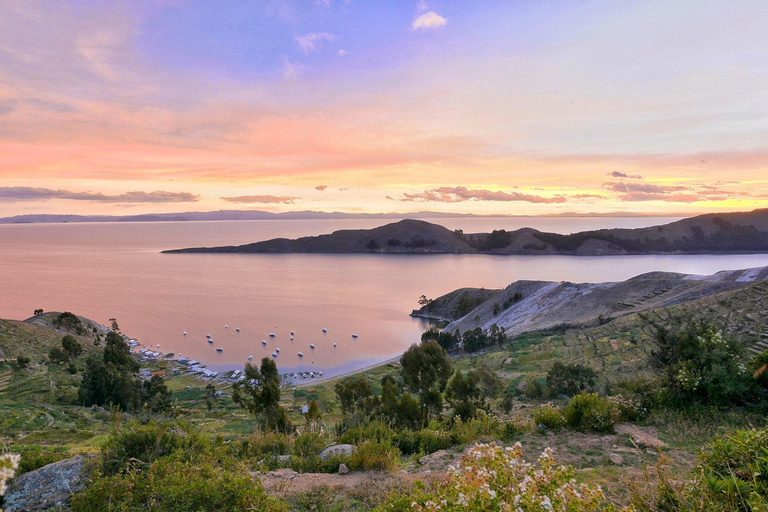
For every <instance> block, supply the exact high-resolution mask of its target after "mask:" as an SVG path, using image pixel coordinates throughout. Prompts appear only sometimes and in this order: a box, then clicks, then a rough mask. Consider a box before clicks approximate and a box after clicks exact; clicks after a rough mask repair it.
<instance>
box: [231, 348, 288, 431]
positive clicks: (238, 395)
mask: <svg viewBox="0 0 768 512" xmlns="http://www.w3.org/2000/svg"><path fill="white" fill-rule="evenodd" d="M234 388H235V390H234V392H233V394H232V399H233V400H234V401H235V403H236V404H238V405H239V406H240V407H242V408H243V409H245V410H246V411H248V412H249V413H251V414H253V415H254V416H260V417H261V421H262V424H263V425H264V428H265V429H267V430H277V431H278V432H283V433H288V432H290V431H291V430H292V429H293V426H292V425H291V422H290V420H289V419H288V414H286V412H285V409H283V408H282V407H281V406H280V374H279V373H278V372H277V365H276V364H275V362H274V361H273V360H272V359H270V358H268V357H265V358H263V359H262V360H261V368H257V367H256V366H253V365H252V364H251V363H248V364H246V365H245V380H244V381H243V382H237V383H235V385H234Z"/></svg>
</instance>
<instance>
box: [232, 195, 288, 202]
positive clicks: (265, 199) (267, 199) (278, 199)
mask: <svg viewBox="0 0 768 512" xmlns="http://www.w3.org/2000/svg"><path fill="white" fill-rule="evenodd" d="M221 199H222V200H224V201H227V202H228V203H251V204H254V203H259V204H294V201H296V200H297V199H301V198H300V197H292V196H269V195H266V196H237V197H222V198H221Z"/></svg>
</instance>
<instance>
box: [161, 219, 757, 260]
mask: <svg viewBox="0 0 768 512" xmlns="http://www.w3.org/2000/svg"><path fill="white" fill-rule="evenodd" d="M164 252H167V253H400V254H402V253H423V254H445V253H489V254H526V255H528V254H529V255H547V254H572V255H589V256H601V255H622V254H710V253H712V254H715V253H738V252H745V253H746V252H768V209H762V210H754V211H752V212H737V213H722V214H706V215H699V216H697V217H691V218H688V219H683V220H680V221H677V222H672V223H669V224H664V225H659V226H652V227H647V228H634V229H601V230H595V231H582V232H579V233H572V234H570V235H561V234H557V233H546V232H543V231H538V230H536V229H532V228H522V229H518V230H515V231H505V230H497V231H493V232H491V233H469V234H468V233H463V232H462V231H451V230H449V229H447V228H445V227H443V226H440V225H437V224H432V223H429V222H426V221H423V220H414V219H405V220H402V221H399V222H395V223H392V224H387V225H384V226H380V227H377V228H374V229H356V230H340V231H334V232H333V233H331V234H327V235H320V236H310V237H303V238H299V239H296V240H289V239H286V238H275V239H272V240H266V241H263V242H256V243H252V244H246V245H240V246H228V247H197V248H189V249H175V250H169V251H164Z"/></svg>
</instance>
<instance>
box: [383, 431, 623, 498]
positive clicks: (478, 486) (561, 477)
mask: <svg viewBox="0 0 768 512" xmlns="http://www.w3.org/2000/svg"><path fill="white" fill-rule="evenodd" d="M573 476H574V472H573V469H571V468H568V467H565V466H562V465H558V464H557V463H556V462H555V460H554V459H553V458H552V453H551V451H550V450H549V448H547V449H546V450H544V452H543V453H542V454H541V456H540V457H539V460H538V462H537V463H536V464H530V463H528V462H526V461H525V460H524V459H523V449H522V447H521V446H520V444H519V443H518V444H516V445H515V446H514V447H510V448H503V447H501V446H496V445H495V444H491V445H477V446H474V447H472V448H471V449H470V451H469V453H468V454H467V455H466V456H465V457H464V458H463V459H462V461H461V462H460V463H459V464H458V466H456V467H452V468H451V469H450V470H449V471H448V474H447V475H446V477H445V478H444V481H443V482H442V483H441V484H439V485H438V486H437V487H436V488H435V489H433V490H428V489H425V488H421V487H416V488H415V489H414V490H412V491H410V492H408V493H403V492H402V491H396V492H393V493H392V494H391V495H390V497H389V499H388V500H387V501H386V502H384V503H382V504H381V505H380V506H379V507H378V508H377V509H376V510H377V511H379V512H384V511H406V510H407V511H411V510H415V511H430V512H431V511H437V510H462V511H465V510H466V511H478V512H479V511H485V510H521V511H522V510H525V511H539V510H567V511H572V512H583V511H593V512H608V511H615V510H616V509H615V507H613V506H612V505H610V504H608V503H606V500H605V498H604V496H603V493H602V491H601V490H600V487H599V486H597V485H587V484H576V483H575V480H573Z"/></svg>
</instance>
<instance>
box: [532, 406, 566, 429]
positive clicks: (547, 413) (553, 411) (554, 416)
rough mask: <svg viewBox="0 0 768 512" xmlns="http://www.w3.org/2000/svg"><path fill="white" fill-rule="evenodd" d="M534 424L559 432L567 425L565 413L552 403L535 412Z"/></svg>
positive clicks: (538, 408)
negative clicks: (558, 430)
mask: <svg viewBox="0 0 768 512" xmlns="http://www.w3.org/2000/svg"><path fill="white" fill-rule="evenodd" d="M533 422H534V423H535V424H536V425H537V426H539V427H544V428H548V429H550V430H557V429H560V428H563V427H564V426H565V425H566V421H565V416H563V411H562V410H561V409H560V407H558V406H557V405H552V404H551V403H546V404H544V405H542V406H541V407H537V408H536V410H535V411H533Z"/></svg>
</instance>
